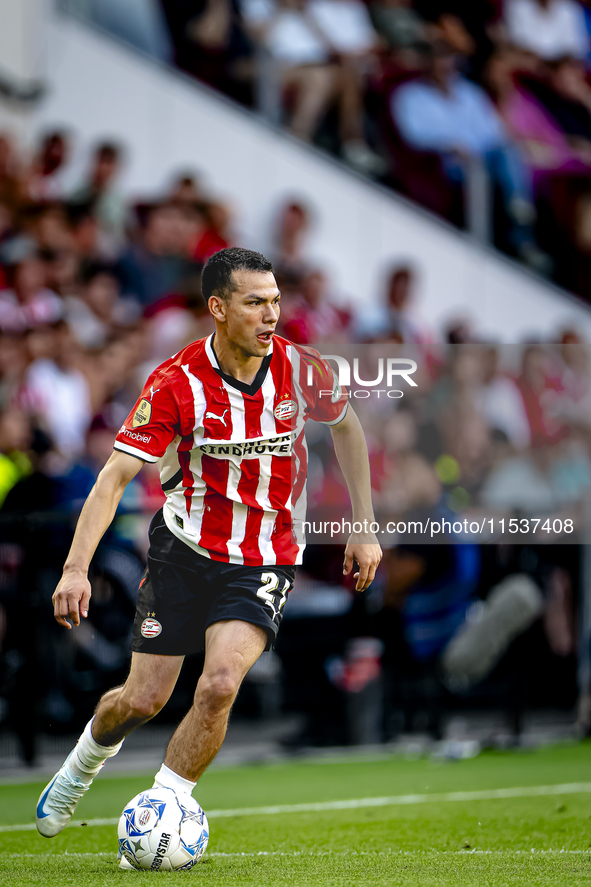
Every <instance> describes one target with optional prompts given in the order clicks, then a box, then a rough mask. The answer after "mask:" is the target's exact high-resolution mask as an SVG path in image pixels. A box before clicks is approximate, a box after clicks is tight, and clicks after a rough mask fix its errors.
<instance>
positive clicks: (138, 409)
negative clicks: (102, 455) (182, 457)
mask: <svg viewBox="0 0 591 887" xmlns="http://www.w3.org/2000/svg"><path fill="white" fill-rule="evenodd" d="M179 433H180V416H179V408H178V404H177V401H176V398H175V397H174V392H173V389H172V386H171V383H170V381H169V380H168V379H164V378H163V377H162V376H159V375H158V372H157V371H156V372H155V373H153V374H152V375H151V376H150V378H149V379H148V381H147V382H146V384H145V385H144V389H143V391H142V393H141V395H140V397H139V399H138V401H137V403H136V405H135V406H134V408H133V409H132V411H131V412H130V414H129V416H128V417H127V419H126V420H125V422H124V423H123V425H122V426H121V428H120V429H119V433H118V435H117V437H116V438H115V443H114V445H113V446H114V448H115V449H116V450H120V451H121V452H122V453H129V455H130V456H136V457H137V458H138V459H142V460H143V461H144V462H157V461H158V459H160V458H161V457H162V456H163V455H164V453H165V452H166V449H167V447H168V445H169V444H170V443H171V442H172V441H173V440H174V439H175V437H176V436H177V435H178V434H179Z"/></svg>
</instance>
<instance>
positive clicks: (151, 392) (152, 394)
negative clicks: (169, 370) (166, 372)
mask: <svg viewBox="0 0 591 887" xmlns="http://www.w3.org/2000/svg"><path fill="white" fill-rule="evenodd" d="M156 391H160V389H159V388H157V389H156ZM156 391H154V389H153V388H152V386H151V385H150V400H152V398H153V397H154V395H155V394H156Z"/></svg>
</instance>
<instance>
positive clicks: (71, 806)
mask: <svg viewBox="0 0 591 887" xmlns="http://www.w3.org/2000/svg"><path fill="white" fill-rule="evenodd" d="M73 754H74V752H73V751H72V752H71V753H70V754H69V755H68V757H67V758H66V760H65V761H64V763H63V764H62V767H61V769H60V770H58V772H57V773H56V774H55V776H54V777H53V779H52V780H51V782H50V783H49V784H48V785H46V786H45V788H44V789H43V791H42V792H41V795H40V797H39V800H38V801H37V831H38V832H39V834H41V835H43V837H44V838H53V837H55V835H58V834H59V833H60V832H61V831H62V829H64V828H65V827H66V826H67V824H68V823H69V821H70V819H71V818H72V816H73V815H74V810H75V809H76V805H77V804H78V801H79V800H80V798H81V797H82V795H83V794H84V792H86V791H88V789H89V788H90V786H91V785H92V779H91V780H90V782H82V780H81V779H78V777H77V776H74V774H73V773H72V771H71V770H70V767H69V763H70V758H71V757H72V755H73Z"/></svg>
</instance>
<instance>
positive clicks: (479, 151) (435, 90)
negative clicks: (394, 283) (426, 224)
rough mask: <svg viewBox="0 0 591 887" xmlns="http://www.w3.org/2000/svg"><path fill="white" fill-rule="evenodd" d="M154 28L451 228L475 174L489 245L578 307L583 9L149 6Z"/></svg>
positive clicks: (414, 0)
mask: <svg viewBox="0 0 591 887" xmlns="http://www.w3.org/2000/svg"><path fill="white" fill-rule="evenodd" d="M146 3H148V0H146ZM148 5H153V4H151V3H150V4H148ZM152 12H154V10H152ZM159 14H160V16H161V25H160V27H161V28H166V29H167V38H168V40H169V41H170V43H171V46H172V47H173V49H171V50H170V52H171V53H172V54H173V55H174V58H175V59H176V63H177V64H178V65H179V66H180V67H181V68H183V69H184V70H186V71H188V72H190V73H191V74H193V75H195V76H197V77H199V78H200V79H202V80H205V81H206V82H208V83H210V84H211V85H213V86H215V87H216V88H218V89H221V90H223V91H225V92H227V93H229V94H230V95H232V96H233V97H234V98H236V99H237V100H239V101H241V102H244V103H246V104H248V105H250V106H255V107H258V108H259V109H260V110H261V111H263V113H264V114H265V115H266V116H267V117H268V118H269V119H271V120H273V121H274V122H282V123H283V124H284V125H285V126H286V127H287V128H288V129H289V130H290V131H291V132H292V133H293V134H294V135H296V136H298V137H299V138H302V139H305V140H308V141H314V142H316V144H318V145H320V146H322V147H324V148H326V149H327V150H329V151H331V152H332V153H334V154H337V155H338V156H340V157H341V158H342V159H343V160H344V161H345V162H346V163H348V164H350V165H351V166H353V167H354V168H355V169H356V170H358V171H360V172H362V173H363V174H366V175H368V176H371V177H373V178H377V179H379V180H381V181H383V182H385V183H387V184H389V185H391V186H393V187H394V188H396V189H397V190H399V191H402V192H403V193H405V194H407V195H409V196H410V197H412V198H414V199H415V200H417V201H419V202H420V203H422V204H424V205H426V206H428V207H429V208H430V209H432V210H434V211H435V212H437V213H439V214H441V215H443V216H445V217H446V218H448V219H449V220H450V221H452V222H454V223H455V224H458V225H467V224H469V218H468V216H469V212H470V210H469V209H468V206H469V202H470V201H469V198H468V196H467V191H468V190H469V189H470V188H471V187H473V186H472V184H471V183H472V182H474V181H479V180H480V179H479V178H478V177H479V174H481V173H483V172H484V173H486V176H487V180H488V181H489V182H490V192H491V195H492V197H491V209H490V212H488V211H487V210H486V209H484V208H481V210H480V211H481V212H484V213H487V214H488V215H489V216H490V218H489V219H488V220H486V221H485V222H484V225H485V227H488V228H491V229H492V232H493V238H494V241H495V243H496V245H497V246H498V247H499V248H500V249H502V250H504V251H506V252H508V253H510V254H511V255H514V256H517V257H519V258H520V259H522V260H523V261H524V262H526V263H527V264H528V265H529V266H530V267H532V268H534V269H535V270H537V271H538V272H540V273H542V274H544V275H547V276H552V277H553V278H554V279H555V280H557V281H558V282H559V283H561V284H562V285H564V286H566V287H568V288H570V289H572V290H574V291H575V292H577V293H579V294H581V295H583V296H585V297H587V298H590V297H591V290H590V285H589V279H590V275H589V269H590V262H591V236H590V234H589V230H590V219H591V83H590V82H589V63H590V58H591V37H590V34H591V4H590V3H589V2H588V0H482V2H479V3H474V2H469V0H198V2H194V0H190V2H188V0H160V6H159ZM169 54H170V53H169ZM478 193H480V194H481V193H482V192H481V191H479V192H478Z"/></svg>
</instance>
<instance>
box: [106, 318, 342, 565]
mask: <svg viewBox="0 0 591 887" xmlns="http://www.w3.org/2000/svg"><path fill="white" fill-rule="evenodd" d="M347 404H348V397H347V393H346V392H345V391H344V390H343V389H341V388H340V386H339V384H338V380H337V378H336V375H335V373H334V371H333V370H332V368H331V367H330V366H329V364H328V363H327V362H326V361H324V360H323V358H322V357H321V356H320V354H319V353H318V352H317V351H314V349H312V348H308V347H301V346H297V345H293V344H292V343H290V342H288V341H287V340H286V339H282V338H280V337H279V336H274V337H273V342H272V345H271V348H270V349H269V353H268V354H267V356H266V357H265V358H264V360H263V362H262V365H261V368H260V370H259V372H258V374H257V377H256V379H255V380H254V382H253V383H252V385H245V384H244V383H242V382H239V381H238V380H237V379H234V378H233V377H231V376H227V375H226V374H225V373H223V372H222V371H221V369H220V367H219V364H218V361H217V358H216V354H215V350H214V336H213V335H212V336H209V338H207V339H200V340H199V341H197V342H193V343H192V344H191V345H188V346H187V347H186V348H183V350H182V351H179V353H178V354H176V355H175V356H174V357H172V358H170V359H169V360H167V361H165V363H163V364H162V365H161V366H159V367H158V368H157V369H156V370H154V372H153V373H152V375H151V376H150V378H149V379H148V381H147V382H146V385H145V386H144V390H143V391H142V394H141V397H140V398H139V400H138V402H137V404H136V405H135V407H134V408H133V410H132V411H131V413H130V414H129V416H128V417H127V419H126V421H125V424H124V425H123V426H122V427H121V429H120V431H119V434H118V435H117V438H116V440H115V445H114V446H115V449H117V450H121V451H122V452H124V453H129V454H131V455H132V456H137V457H138V458H140V459H143V460H144V461H145V462H158V464H159V468H160V480H161V483H162V489H163V490H164V492H165V493H166V503H165V505H164V519H165V521H166V524H167V526H168V528H169V529H170V530H171V532H172V533H174V535H175V536H177V537H178V538H179V539H181V540H182V541H183V542H185V543H186V544H187V545H189V546H190V547H191V548H193V549H194V550H195V551H197V552H199V554H202V555H204V556H206V557H210V558H212V559H213V560H217V561H226V562H228V563H233V564H247V565H249V566H259V565H265V566H266V565H271V564H284V565H285V564H298V563H301V558H302V553H303V550H304V544H305V543H304V537H303V521H304V518H305V509H306V473H307V463H308V452H307V447H306V441H305V437H304V426H305V423H306V421H307V420H308V419H314V420H316V421H318V422H323V423H325V424H328V425H336V424H338V423H339V422H340V421H341V420H342V419H343V418H344V417H345V413H346V411H347Z"/></svg>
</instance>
